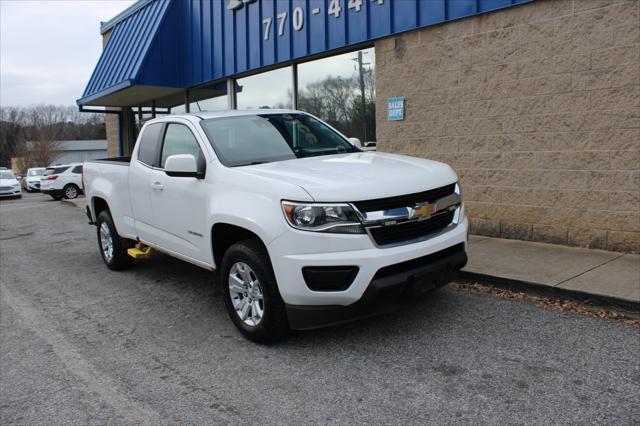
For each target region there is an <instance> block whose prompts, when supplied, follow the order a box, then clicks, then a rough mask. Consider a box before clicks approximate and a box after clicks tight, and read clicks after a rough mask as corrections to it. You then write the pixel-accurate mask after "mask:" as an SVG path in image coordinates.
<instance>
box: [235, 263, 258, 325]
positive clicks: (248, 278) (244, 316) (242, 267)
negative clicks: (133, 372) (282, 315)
mask: <svg viewBox="0 0 640 426" xmlns="http://www.w3.org/2000/svg"><path fill="white" fill-rule="evenodd" d="M229 297H230V298H231V303H232V304H233V308H234V309H235V310H236V314H237V315H238V317H239V318H240V320H241V321H242V322H244V323H245V324H246V325H248V326H250V327H255V326H256V325H258V324H260V321H261V320H262V316H263V315H264V296H263V294H262V286H261V285H260V280H258V277H257V276H256V273H255V272H253V269H251V267H250V266H249V265H247V264H246V263H244V262H236V263H234V264H233V266H232V267H231V270H230V271H229Z"/></svg>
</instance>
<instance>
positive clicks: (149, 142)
mask: <svg viewBox="0 0 640 426" xmlns="http://www.w3.org/2000/svg"><path fill="white" fill-rule="evenodd" d="M161 131H162V123H154V124H149V125H148V126H147V127H145V129H144V132H143V133H142V137H141V138H140V148H138V160H140V161H142V162H143V163H145V164H147V165H149V166H153V167H158V153H159V151H158V145H159V144H160V132H161Z"/></svg>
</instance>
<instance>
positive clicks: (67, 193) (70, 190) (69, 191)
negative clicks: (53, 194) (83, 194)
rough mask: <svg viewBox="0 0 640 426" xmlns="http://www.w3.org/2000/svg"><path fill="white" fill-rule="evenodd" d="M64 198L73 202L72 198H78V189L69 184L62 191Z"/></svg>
mask: <svg viewBox="0 0 640 426" xmlns="http://www.w3.org/2000/svg"><path fill="white" fill-rule="evenodd" d="M63 193H64V198H66V199H67V200H73V199H74V198H78V194H79V193H80V188H78V187H77V186H75V185H74V184H72V183H71V184H69V185H67V186H65V187H64V189H63Z"/></svg>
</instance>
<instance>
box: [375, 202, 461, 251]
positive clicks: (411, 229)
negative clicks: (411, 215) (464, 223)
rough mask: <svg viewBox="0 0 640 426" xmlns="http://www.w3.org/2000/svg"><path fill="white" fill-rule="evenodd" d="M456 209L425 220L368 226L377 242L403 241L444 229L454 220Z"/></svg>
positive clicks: (392, 242) (391, 242)
mask: <svg viewBox="0 0 640 426" xmlns="http://www.w3.org/2000/svg"><path fill="white" fill-rule="evenodd" d="M454 215H455V210H447V211H444V212H442V213H437V214H435V215H434V216H431V217H430V218H429V219H425V220H412V221H408V222H402V223H398V224H395V225H389V226H379V227H370V228H368V231H369V233H370V234H371V237H373V239H374V240H375V242H376V244H378V245H380V246H382V245H386V244H394V243H401V242H405V241H411V240H416V239H419V238H421V237H425V236H427V235H429V234H435V233H437V232H440V231H442V230H443V229H444V228H446V227H447V226H448V225H449V224H451V222H452V221H453V218H454Z"/></svg>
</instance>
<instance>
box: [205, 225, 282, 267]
mask: <svg viewBox="0 0 640 426" xmlns="http://www.w3.org/2000/svg"><path fill="white" fill-rule="evenodd" d="M248 239H255V240H257V241H258V242H260V244H262V246H263V247H264V249H265V251H266V252H267V253H269V251H268V250H267V245H266V244H265V242H264V240H263V239H262V238H261V237H260V235H258V234H257V233H255V232H254V231H252V230H250V229H248V228H246V227H243V226H239V225H235V224H232V223H227V222H217V223H215V224H214V225H213V226H212V227H211V250H212V252H213V263H214V265H215V267H216V269H217V268H220V266H221V265H222V258H223V257H224V254H225V252H226V251H227V250H228V249H229V247H231V246H232V245H233V244H235V243H237V242H239V241H242V240H248Z"/></svg>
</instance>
